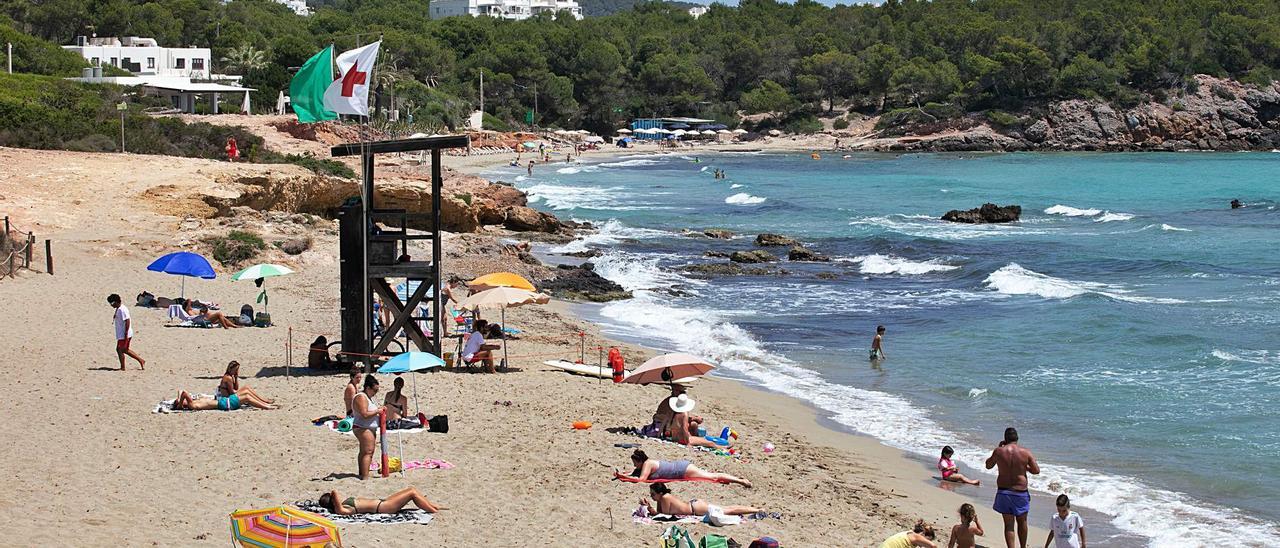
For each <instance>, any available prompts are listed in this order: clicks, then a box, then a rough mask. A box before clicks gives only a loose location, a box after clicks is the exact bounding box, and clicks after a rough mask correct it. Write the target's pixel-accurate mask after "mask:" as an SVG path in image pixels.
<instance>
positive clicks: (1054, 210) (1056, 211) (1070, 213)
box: [1044, 204, 1102, 217]
mask: <svg viewBox="0 0 1280 548" xmlns="http://www.w3.org/2000/svg"><path fill="white" fill-rule="evenodd" d="M1044 212H1045V214H1047V215H1064V216H1067V217H1092V216H1094V215H1097V214H1099V213H1102V210H1101V209H1079V208H1074V207H1071V206H1067V205H1062V204H1057V205H1054V206H1052V207H1050V208H1048V209H1045V210H1044Z"/></svg>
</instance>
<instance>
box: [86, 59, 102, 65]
mask: <svg viewBox="0 0 1280 548" xmlns="http://www.w3.org/2000/svg"><path fill="white" fill-rule="evenodd" d="M89 64H90V65H93V66H95V67H96V66H98V65H100V64H102V60H101V59H98V58H97V57H94V58H92V59H89Z"/></svg>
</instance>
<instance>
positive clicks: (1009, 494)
mask: <svg viewBox="0 0 1280 548" xmlns="http://www.w3.org/2000/svg"><path fill="white" fill-rule="evenodd" d="M996 467H999V470H997V474H996V500H995V504H993V505H991V507H992V508H994V509H995V511H997V512H1000V516H1001V517H1003V518H1004V544H1005V546H1006V547H1007V548H1014V543H1013V533H1014V525H1017V532H1018V544H1017V546H1019V547H1020V548H1027V512H1029V511H1030V510H1031V493H1029V492H1027V474H1028V473H1030V474H1039V473H1040V464H1039V463H1037V462H1036V457H1035V455H1032V454H1031V451H1030V450H1027V449H1025V448H1023V447H1022V446H1020V445H1018V431H1017V430H1014V429H1013V428H1012V427H1010V428H1005V429H1004V441H1002V442H1000V446H999V447H996V448H995V450H994V451H992V452H991V456H990V457H987V470H990V469H992V468H996Z"/></svg>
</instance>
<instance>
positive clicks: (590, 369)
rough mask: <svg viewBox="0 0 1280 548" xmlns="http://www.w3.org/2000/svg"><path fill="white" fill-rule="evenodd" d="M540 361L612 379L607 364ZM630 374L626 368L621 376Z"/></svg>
mask: <svg viewBox="0 0 1280 548" xmlns="http://www.w3.org/2000/svg"><path fill="white" fill-rule="evenodd" d="M542 363H544V364H546V365H549V366H551V367H554V368H556V369H561V370H564V371H568V372H570V373H573V374H575V375H585V376H588V377H595V378H598V379H612V378H613V369H610V368H609V367H607V366H599V365H587V364H583V363H573V362H571V361H568V360H547V361H545V362H542ZM630 374H631V370H630V369H628V370H626V371H625V372H623V374H622V376H623V377H625V376H627V375H630ZM696 380H698V378H697V377H685V378H683V379H676V380H675V383H676V384H689V383H691V382H693V381H696Z"/></svg>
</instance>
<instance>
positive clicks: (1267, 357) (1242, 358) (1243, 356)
mask: <svg viewBox="0 0 1280 548" xmlns="http://www.w3.org/2000/svg"><path fill="white" fill-rule="evenodd" d="M1212 354H1213V357H1215V358H1218V359H1219V360H1222V361H1224V362H1245V363H1254V364H1258V365H1280V355H1278V354H1272V353H1271V352H1267V351H1266V350H1245V351H1240V354H1233V353H1231V352H1227V351H1226V350H1218V349H1217V348H1215V349H1213V352H1212Z"/></svg>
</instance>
